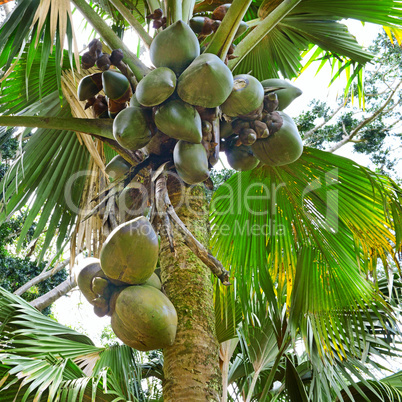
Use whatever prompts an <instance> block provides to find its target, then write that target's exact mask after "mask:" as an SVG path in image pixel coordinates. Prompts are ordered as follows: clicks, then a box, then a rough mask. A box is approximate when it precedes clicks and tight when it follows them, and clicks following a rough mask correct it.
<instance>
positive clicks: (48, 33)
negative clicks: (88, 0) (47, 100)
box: [0, 0, 79, 89]
mask: <svg viewBox="0 0 402 402" xmlns="http://www.w3.org/2000/svg"><path fill="white" fill-rule="evenodd" d="M66 35H67V39H68V44H69V50H68V55H69V58H68V59H69V62H70V63H71V66H70V68H74V65H73V57H72V53H73V51H74V54H75V65H76V66H79V62H78V49H77V45H76V40H75V35H74V29H73V22H72V15H71V9H70V2H66V1H59V0H57V1H52V2H50V1H47V0H45V1H39V0H35V1H29V0H23V1H21V2H19V4H18V6H17V7H16V8H15V9H14V10H13V12H12V13H11V14H10V15H9V17H8V19H7V21H6V22H5V23H4V24H3V26H2V27H1V28H0V50H1V56H0V71H1V70H2V72H3V74H2V75H3V79H4V78H6V77H7V76H9V74H10V73H11V72H12V70H13V69H14V67H15V63H14V64H12V63H13V60H14V58H15V57H16V56H17V55H18V54H19V53H21V52H23V51H24V47H25V44H26V43H28V45H27V46H28V48H29V51H28V54H29V57H28V58H27V68H26V79H27V80H28V79H29V78H30V70H31V68H32V63H33V62H34V59H35V56H36V54H37V52H38V47H37V45H38V42H39V38H43V42H42V43H43V45H42V47H41V56H42V62H41V72H40V79H39V87H40V88H41V87H42V85H43V80H44V76H45V72H46V67H47V62H48V56H49V55H50V54H51V53H52V52H53V51H54V55H55V59H56V61H57V62H56V64H55V68H56V72H57V74H56V75H55V76H54V78H56V83H57V85H58V88H59V89H61V81H60V77H61V70H62V64H63V47H64V40H65V37H66ZM54 43H55V45H54Z"/></svg>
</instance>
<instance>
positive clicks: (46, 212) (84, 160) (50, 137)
mask: <svg viewBox="0 0 402 402" xmlns="http://www.w3.org/2000/svg"><path fill="white" fill-rule="evenodd" d="M42 56H43V47H42V46H39V47H38V51H37V52H36V53H35V55H34V56H33V57H32V59H31V62H32V64H31V70H30V76H29V80H26V79H25V73H26V70H27V68H28V60H29V58H30V49H29V48H27V49H26V51H25V52H24V53H23V55H22V57H21V60H20V63H19V64H18V65H17V67H16V68H15V69H14V71H13V72H12V73H11V74H10V76H9V77H8V79H7V80H6V81H5V82H4V83H3V87H2V88H1V90H0V113H2V114H20V115H36V116H41V115H42V116H58V117H72V116H71V111H70V107H69V105H68V103H67V101H66V100H65V99H64V100H62V104H61V103H60V98H59V93H58V90H57V85H58V84H57V81H56V80H55V75H57V73H56V70H57V69H56V66H57V65H58V60H57V57H56V56H55V55H51V56H49V57H48V61H47V66H46V70H45V74H42V71H43V69H42V62H41V61H42ZM67 66H68V64H67V62H66V61H65V64H64V67H63V68H67ZM20 136H21V138H25V140H24V141H23V149H22V154H21V156H20V157H19V158H18V159H17V160H16V161H15V163H14V165H13V166H12V168H11V169H10V171H9V172H8V173H7V175H6V176H5V177H4V178H3V180H2V183H0V186H1V188H2V197H1V198H2V202H3V203H4V205H3V206H2V210H1V212H0V220H5V219H7V218H8V217H9V216H11V215H13V214H14V213H15V211H16V210H18V209H20V208H21V207H22V206H23V205H24V204H25V203H26V202H27V201H28V200H30V203H31V205H30V206H31V209H30V210H29V212H28V214H27V216H26V219H25V224H24V226H23V228H22V233H21V237H20V242H19V244H18V246H21V244H22V241H23V240H24V237H25V234H26V233H27V232H28V230H29V228H30V227H31V225H32V223H33V222H34V221H37V226H36V230H35V234H34V238H37V237H38V236H40V234H41V233H42V232H43V231H44V230H46V237H45V239H44V244H43V247H42V250H41V253H40V256H39V259H41V258H42V257H43V256H44V254H45V252H46V250H47V248H48V246H49V245H50V243H51V241H52V240H53V238H54V236H55V233H56V231H57V232H58V242H57V246H58V248H59V249H61V247H62V244H63V241H64V240H65V239H66V237H68V236H69V234H70V232H71V229H72V227H73V225H74V223H75V219H76V216H77V212H78V210H77V209H78V206H79V203H80V197H81V194H82V189H83V185H84V181H83V178H81V179H80V180H77V181H76V182H74V183H73V184H74V185H73V186H72V187H71V188H70V189H69V190H68V192H67V193H66V192H65V185H66V183H67V182H68V180H69V179H70V177H71V175H73V174H74V173H77V172H79V171H82V170H85V169H86V167H87V166H88V161H89V153H88V150H87V149H86V147H85V146H84V145H82V144H81V143H80V142H79V139H78V138H77V136H76V134H75V133H74V132H71V131H56V130H51V129H38V130H37V131H35V133H34V134H32V133H31V130H30V129H26V130H24V131H23V132H22V134H21V135H20ZM39 216H40V219H39V220H38V218H39Z"/></svg>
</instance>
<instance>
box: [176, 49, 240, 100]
mask: <svg viewBox="0 0 402 402" xmlns="http://www.w3.org/2000/svg"><path fill="white" fill-rule="evenodd" d="M232 89H233V76H232V73H231V71H230V70H229V68H228V67H227V66H226V64H225V63H224V62H223V61H222V60H221V59H220V58H219V57H218V56H216V55H214V54H211V53H203V54H202V55H201V56H198V57H197V58H196V59H195V60H194V61H193V62H192V63H191V64H190V65H189V66H188V67H187V68H186V70H185V71H183V73H182V74H181V75H180V77H179V80H178V83H177V93H178V95H179V96H180V98H181V99H183V100H184V102H187V103H190V104H191V105H195V106H202V107H206V108H213V107H217V106H220V105H221V104H222V103H223V102H225V100H226V99H227V98H228V96H229V95H230V93H231V92H232Z"/></svg>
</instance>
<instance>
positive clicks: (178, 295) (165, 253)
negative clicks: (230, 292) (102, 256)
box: [160, 182, 222, 402]
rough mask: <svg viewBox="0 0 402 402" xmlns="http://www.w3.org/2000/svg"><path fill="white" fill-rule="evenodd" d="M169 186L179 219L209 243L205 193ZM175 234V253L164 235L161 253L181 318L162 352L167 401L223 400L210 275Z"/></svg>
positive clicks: (171, 296)
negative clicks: (172, 339)
mask: <svg viewBox="0 0 402 402" xmlns="http://www.w3.org/2000/svg"><path fill="white" fill-rule="evenodd" d="M168 188H169V196H170V200H171V202H172V204H173V205H174V206H176V205H177V204H178V203H179V202H180V201H183V200H184V201H185V202H184V203H183V204H182V205H181V206H178V207H177V208H176V212H177V215H178V216H179V218H180V219H181V220H182V221H183V223H184V224H185V225H186V226H187V227H188V228H189V229H190V231H191V232H192V233H193V234H194V235H195V236H196V237H197V239H198V240H200V241H201V242H203V243H204V244H205V243H206V242H207V239H208V214H207V204H206V200H205V197H204V189H203V188H202V187H201V186H196V187H194V188H192V189H188V188H186V189H182V188H180V187H179V186H178V185H177V183H176V185H174V184H173V183H171V182H170V183H169V184H168ZM173 233H174V246H175V252H172V251H171V248H170V245H169V240H168V238H166V237H164V238H162V241H161V252H160V263H161V273H162V283H163V286H164V289H165V291H166V294H167V296H168V297H169V299H170V300H171V302H172V303H173V305H174V306H175V308H176V310H177V314H178V328H177V336H176V340H175V343H174V344H173V346H171V347H168V348H166V349H164V377H165V380H164V383H163V396H164V401H165V402H173V401H174V402H179V401H219V400H220V396H221V385H222V382H221V373H220V369H219V344H218V341H217V339H216V335H215V314H214V305H213V287H212V282H211V273H210V270H209V269H208V268H207V267H206V266H205V265H204V264H203V263H202V262H201V261H200V260H199V259H198V257H196V256H195V255H194V254H193V252H192V251H191V250H190V249H189V248H188V247H187V246H186V244H185V242H184V240H183V237H182V236H181V233H180V232H179V231H178V230H177V229H176V228H173Z"/></svg>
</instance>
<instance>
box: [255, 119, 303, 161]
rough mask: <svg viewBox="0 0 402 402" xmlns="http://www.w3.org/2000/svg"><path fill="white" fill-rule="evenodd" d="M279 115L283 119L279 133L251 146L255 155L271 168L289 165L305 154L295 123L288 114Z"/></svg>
mask: <svg viewBox="0 0 402 402" xmlns="http://www.w3.org/2000/svg"><path fill="white" fill-rule="evenodd" d="M277 113H279V115H280V116H281V117H282V119H283V125H282V127H281V128H280V129H279V131H277V132H276V133H274V134H272V135H270V136H269V137H268V138H263V139H259V140H257V141H256V142H255V143H254V144H253V145H251V149H252V151H253V152H254V155H255V156H256V157H257V158H258V159H259V160H260V161H261V162H262V163H264V164H265V165H269V166H282V165H288V164H289V163H292V162H295V161H296V160H297V159H299V158H300V156H301V154H302V153H303V142H302V139H301V137H300V134H299V131H298V130H297V127H296V124H295V122H294V121H293V120H292V118H291V117H289V116H288V115H287V114H285V113H283V112H277Z"/></svg>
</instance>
